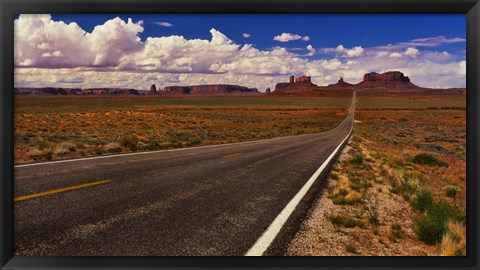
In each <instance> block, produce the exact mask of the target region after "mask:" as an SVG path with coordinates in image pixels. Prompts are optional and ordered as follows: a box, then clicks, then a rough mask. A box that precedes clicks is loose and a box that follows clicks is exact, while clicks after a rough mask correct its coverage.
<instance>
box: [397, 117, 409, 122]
mask: <svg viewBox="0 0 480 270" xmlns="http://www.w3.org/2000/svg"><path fill="white" fill-rule="evenodd" d="M398 122H408V119H407V118H405V117H402V118H400V119H398Z"/></svg>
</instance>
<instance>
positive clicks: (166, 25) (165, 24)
mask: <svg viewBox="0 0 480 270" xmlns="http://www.w3.org/2000/svg"><path fill="white" fill-rule="evenodd" d="M154 24H156V25H159V26H163V27H172V26H173V24H172V23H169V22H154Z"/></svg>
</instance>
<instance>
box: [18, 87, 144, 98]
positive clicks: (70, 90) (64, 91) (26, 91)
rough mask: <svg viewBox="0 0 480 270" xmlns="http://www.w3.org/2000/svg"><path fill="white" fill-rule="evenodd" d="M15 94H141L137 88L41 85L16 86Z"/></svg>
mask: <svg viewBox="0 0 480 270" xmlns="http://www.w3.org/2000/svg"><path fill="white" fill-rule="evenodd" d="M14 94H15V95H58V96H66V95H72V96H73V95H77V96H81V95H140V93H139V92H138V91H137V90H135V89H122V88H90V89H79V88H59V87H41V88H15V90H14Z"/></svg>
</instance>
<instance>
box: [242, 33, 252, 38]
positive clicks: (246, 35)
mask: <svg viewBox="0 0 480 270" xmlns="http://www.w3.org/2000/svg"><path fill="white" fill-rule="evenodd" d="M251 36H252V35H250V34H248V33H243V37H244V38H249V37H251Z"/></svg>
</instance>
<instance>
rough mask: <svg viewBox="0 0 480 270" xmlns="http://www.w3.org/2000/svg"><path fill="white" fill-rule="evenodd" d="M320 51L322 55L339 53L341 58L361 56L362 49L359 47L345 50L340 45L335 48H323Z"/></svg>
mask: <svg viewBox="0 0 480 270" xmlns="http://www.w3.org/2000/svg"><path fill="white" fill-rule="evenodd" d="M322 51H323V52H324V53H341V54H342V56H343V57H359V56H362V55H363V52H364V49H363V48H362V47H361V46H355V47H353V48H351V49H347V48H345V47H344V46H343V45H342V44H340V45H338V46H337V47H335V48H324V49H323V50H322Z"/></svg>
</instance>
